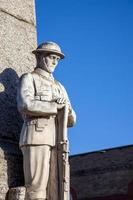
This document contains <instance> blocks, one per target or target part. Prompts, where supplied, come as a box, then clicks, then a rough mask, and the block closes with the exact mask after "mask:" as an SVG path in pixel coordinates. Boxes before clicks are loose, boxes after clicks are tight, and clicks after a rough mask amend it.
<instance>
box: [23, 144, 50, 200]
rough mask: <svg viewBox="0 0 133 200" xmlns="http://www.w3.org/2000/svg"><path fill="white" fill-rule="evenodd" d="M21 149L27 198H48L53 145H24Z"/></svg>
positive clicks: (27, 199) (28, 199) (30, 199)
mask: <svg viewBox="0 0 133 200" xmlns="http://www.w3.org/2000/svg"><path fill="white" fill-rule="evenodd" d="M21 150H22V152H23V168H24V177H25V186H26V200H33V199H46V189H47V184H48V178H49V167H50V154H51V147H50V146H48V145H39V146H24V147H22V148H21Z"/></svg>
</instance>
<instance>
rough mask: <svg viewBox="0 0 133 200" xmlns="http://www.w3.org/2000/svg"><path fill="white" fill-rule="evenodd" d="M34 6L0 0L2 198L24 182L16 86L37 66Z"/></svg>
mask: <svg viewBox="0 0 133 200" xmlns="http://www.w3.org/2000/svg"><path fill="white" fill-rule="evenodd" d="M34 10H35V7H34V0H28V1H27V0H23V1H22V0H0V200H5V198H6V195H7V194H6V193H7V191H8V188H9V187H17V186H22V185H23V184H24V183H23V170H22V155H21V152H20V150H19V148H18V140H19V134H20V130H21V126H22V118H21V117H20V114H19V113H18V111H17V107H16V88H17V83H18V78H19V76H20V75H21V74H23V73H25V72H28V71H32V70H33V68H34V66H35V58H34V55H33V54H32V53H31V52H32V50H34V49H35V48H36V27H35V24H36V22H35V12H34Z"/></svg>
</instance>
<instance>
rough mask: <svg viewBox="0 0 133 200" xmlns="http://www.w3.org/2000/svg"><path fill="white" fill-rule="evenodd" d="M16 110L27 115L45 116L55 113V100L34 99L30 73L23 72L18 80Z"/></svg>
mask: <svg viewBox="0 0 133 200" xmlns="http://www.w3.org/2000/svg"><path fill="white" fill-rule="evenodd" d="M17 105H18V110H19V111H20V112H21V113H23V114H27V115H32V116H46V115H52V114H56V113H57V105H56V103H55V102H44V101H39V100H35V88H34V83H33V77H32V74H30V73H28V74H24V75H23V76H22V77H21V78H20V81H19V86H18V93H17Z"/></svg>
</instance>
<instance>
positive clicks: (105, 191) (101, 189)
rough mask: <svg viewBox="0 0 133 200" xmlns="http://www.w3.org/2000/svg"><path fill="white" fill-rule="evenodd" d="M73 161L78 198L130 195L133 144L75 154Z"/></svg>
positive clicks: (72, 178)
mask: <svg viewBox="0 0 133 200" xmlns="http://www.w3.org/2000/svg"><path fill="white" fill-rule="evenodd" d="M70 164H71V187H72V188H73V189H74V191H75V192H76V194H77V199H78V200H79V199H84V200H85V199H93V198H96V197H98V198H100V197H105V199H108V198H107V197H108V196H112V195H127V193H128V190H129V184H130V183H131V182H132V181H133V146H127V147H123V148H115V149H110V150H104V151H98V152H94V153H87V154H81V155H77V156H72V157H71V159H70ZM81 191H82V192H81Z"/></svg>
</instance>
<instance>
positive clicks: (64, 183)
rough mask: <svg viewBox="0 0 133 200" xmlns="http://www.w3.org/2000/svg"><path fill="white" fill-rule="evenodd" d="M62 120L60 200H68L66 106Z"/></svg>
mask: <svg viewBox="0 0 133 200" xmlns="http://www.w3.org/2000/svg"><path fill="white" fill-rule="evenodd" d="M63 116H64V119H63V130H62V140H61V142H60V145H61V154H62V182H61V200H70V166H69V141H68V137H67V122H68V105H67V104H66V105H65V107H64V115H63Z"/></svg>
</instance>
